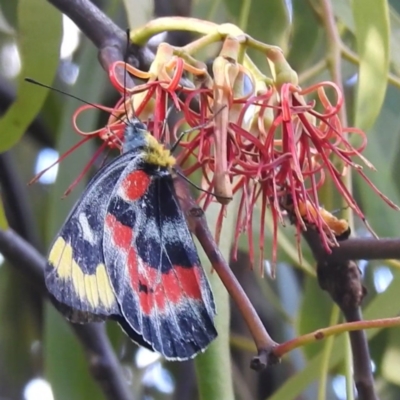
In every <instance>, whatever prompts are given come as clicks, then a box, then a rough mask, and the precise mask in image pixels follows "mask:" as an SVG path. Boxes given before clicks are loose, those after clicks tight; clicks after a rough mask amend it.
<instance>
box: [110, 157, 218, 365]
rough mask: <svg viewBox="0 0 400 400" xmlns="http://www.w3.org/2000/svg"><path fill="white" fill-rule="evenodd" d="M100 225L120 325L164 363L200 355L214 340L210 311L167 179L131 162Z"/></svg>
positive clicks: (205, 286)
mask: <svg viewBox="0 0 400 400" xmlns="http://www.w3.org/2000/svg"><path fill="white" fill-rule="evenodd" d="M141 168H142V169H141ZM161 170H162V169H161ZM158 171H160V170H158ZM105 221H106V223H105V230H104V240H103V251H104V261H105V265H106V266H107V268H108V271H109V276H110V279H111V282H112V286H113V288H114V292H115V293H116V296H117V299H118V303H119V304H120V308H121V313H122V314H123V316H124V318H125V320H126V321H125V322H126V326H128V328H129V327H130V328H131V330H133V331H134V332H136V333H138V334H139V335H141V336H142V337H143V339H144V340H145V341H146V342H147V343H149V344H150V345H151V346H152V347H153V349H154V350H156V351H158V352H160V353H161V354H163V355H164V356H165V357H166V358H167V359H171V360H184V359H188V358H192V357H194V356H195V355H196V354H197V353H199V352H200V351H203V350H204V349H205V348H206V347H207V345H208V344H209V343H210V342H211V341H212V340H213V339H214V338H215V337H216V336H217V332H216V330H215V327H214V322H213V319H214V315H215V305H214V300H213V296H212V293H211V290H210V287H209V284H208V281H207V277H206V275H205V273H204V270H203V269H202V267H201V265H200V261H199V258H198V255H197V251H196V247H195V245H194V242H193V239H192V236H191V234H190V232H189V229H188V227H187V224H186V220H185V217H184V215H183V212H182V210H181V208H180V206H179V203H178V200H177V198H176V195H175V191H174V187H173V182H172V178H171V176H170V174H168V173H167V171H166V170H165V171H164V174H163V176H162V175H161V172H157V173H155V172H154V171H153V170H151V168H147V167H146V166H142V167H140V166H139V165H138V164H137V163H134V162H132V163H131V164H130V165H129V166H127V168H126V170H125V171H124V172H123V174H122V176H121V177H120V180H119V182H118V183H117V185H116V187H115V191H114V193H113V195H112V196H111V199H110V203H109V206H108V209H107V216H106V219H105ZM128 333H129V332H128Z"/></svg>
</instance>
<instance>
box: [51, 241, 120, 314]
mask: <svg viewBox="0 0 400 400" xmlns="http://www.w3.org/2000/svg"><path fill="white" fill-rule="evenodd" d="M48 261H49V264H50V265H52V266H53V267H54V268H55V269H56V271H57V275H58V277H59V278H60V279H63V280H67V279H70V280H71V282H72V285H73V288H74V291H75V293H76V295H77V296H78V298H79V299H81V300H83V301H87V302H88V303H89V304H90V306H91V307H92V308H93V309H96V308H97V307H98V306H99V305H100V303H101V304H102V305H104V307H106V308H107V309H109V310H111V309H112V307H113V306H114V305H115V303H116V298H115V296H114V292H113V289H112V287H111V282H110V278H109V276H108V274H107V271H106V267H105V265H104V264H103V263H100V264H98V265H97V267H96V270H95V273H94V274H90V275H89V274H84V273H83V271H82V268H81V267H80V266H79V264H78V263H77V262H76V261H75V260H74V258H73V254H72V247H71V245H70V244H69V243H67V242H65V240H64V239H63V238H62V237H61V236H59V237H58V238H57V240H56V241H55V243H54V245H53V247H52V249H51V251H50V254H49V258H48Z"/></svg>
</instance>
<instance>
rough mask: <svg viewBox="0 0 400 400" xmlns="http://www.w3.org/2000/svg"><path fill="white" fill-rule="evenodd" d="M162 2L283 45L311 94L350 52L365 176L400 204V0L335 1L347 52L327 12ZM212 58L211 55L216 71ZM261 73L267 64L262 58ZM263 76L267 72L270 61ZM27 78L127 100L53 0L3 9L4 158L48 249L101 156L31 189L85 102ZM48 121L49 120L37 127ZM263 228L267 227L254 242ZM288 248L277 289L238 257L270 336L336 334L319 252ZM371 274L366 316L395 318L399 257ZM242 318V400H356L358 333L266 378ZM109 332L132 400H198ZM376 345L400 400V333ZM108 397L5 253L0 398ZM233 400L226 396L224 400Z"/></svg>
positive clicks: (20, 205)
mask: <svg viewBox="0 0 400 400" xmlns="http://www.w3.org/2000/svg"><path fill="white" fill-rule="evenodd" d="M95 3H96V4H97V6H98V7H99V8H101V9H102V10H103V11H104V13H105V14H107V15H108V16H109V17H110V18H111V19H112V20H113V21H115V22H116V24H117V25H119V26H120V27H122V28H123V29H124V28H125V27H126V26H129V27H130V28H137V27H138V26H140V25H142V24H144V23H145V22H146V21H148V20H149V19H151V18H152V16H153V15H154V13H153V10H154V4H153V2H150V1H148V0H141V1H139V0H107V1H96V2H95ZM155 3H156V4H155V9H156V12H157V15H168V14H174V13H177V14H181V15H191V16H194V17H197V18H202V19H208V20H211V21H214V22H219V23H222V22H226V21H230V22H233V23H236V24H238V25H239V26H240V27H241V28H242V29H244V30H246V31H247V32H248V33H249V34H251V35H252V36H253V37H254V38H256V39H259V40H261V41H263V42H266V43H270V44H276V45H279V46H280V47H282V49H283V50H284V52H285V55H286V56H287V58H288V60H289V63H290V64H291V66H292V67H293V68H294V69H295V70H296V71H297V72H298V73H299V75H300V84H301V85H302V87H306V86H308V85H311V84H313V83H315V82H318V81H322V80H326V79H332V77H331V75H330V69H329V66H330V62H331V61H332V60H331V58H330V57H331V55H332V53H331V52H332V45H333V46H334V45H337V46H341V47H340V49H339V50H340V51H341V55H342V58H341V72H342V76H343V85H344V88H345V95H346V111H347V118H348V121H349V125H352V124H355V123H356V124H357V126H359V127H361V128H363V129H366V132H367V136H368V141H369V144H368V147H367V150H366V152H365V155H366V156H367V158H368V159H369V160H370V161H371V162H372V163H373V164H374V165H375V167H376V168H377V170H378V172H372V173H370V172H369V171H367V173H368V176H369V177H370V178H371V179H372V180H373V182H374V183H375V184H376V185H377V186H378V188H379V189H380V190H382V191H383V192H384V193H385V194H386V195H388V196H389V197H390V198H391V199H392V200H393V201H394V202H395V203H397V204H400V179H399V174H400V172H399V167H398V165H399V156H400V141H399V139H400V2H398V0H390V1H389V0H388V1H385V0H353V1H350V0H331V5H332V7H333V13H334V16H335V21H336V29H337V32H338V33H339V35H340V38H341V41H342V43H343V45H341V44H340V43H332V37H331V36H330V35H329V33H327V30H326V28H325V26H324V24H323V20H324V11H323V7H321V4H322V1H320V0H296V1H293V2H292V1H291V0H287V1H284V0H271V1H265V0H246V1H239V0H196V1H193V2H192V3H190V2H189V1H187V2H185V1H174V0H164V1H159V2H157V1H156V2H155ZM215 50H217V49H215ZM214 55H215V54H212V53H210V54H204V55H203V56H204V58H205V60H207V59H208V58H209V57H212V56H214ZM256 61H257V62H259V63H260V65H264V64H265V60H263V59H259V58H257V59H256ZM265 68H268V67H267V65H266V64H265ZM26 76H30V77H32V78H35V79H37V80H39V81H41V82H43V83H48V84H52V85H53V86H55V87H57V88H60V89H63V90H66V91H68V92H70V93H72V94H74V95H75V96H78V97H81V98H83V99H85V100H86V101H91V102H97V103H101V104H106V105H112V104H114V103H115V101H116V99H117V94H116V93H115V91H114V90H113V89H112V88H111V85H110V84H109V82H108V78H107V75H106V73H105V72H104V71H103V70H102V68H101V67H100V65H99V63H98V61H97V50H96V49H95V48H94V46H93V44H92V43H90V42H89V41H88V40H87V39H86V38H85V37H84V36H83V35H82V34H81V33H80V32H79V31H78V30H77V28H76V27H75V25H74V24H73V23H72V22H71V21H70V20H68V19H67V18H65V17H63V16H62V15H61V13H60V12H59V11H58V10H56V9H55V8H54V7H53V6H51V5H50V4H49V3H47V2H46V1H44V0H15V1H9V0H0V110H1V112H2V113H3V117H2V119H1V120H0V149H3V150H4V149H6V148H9V147H10V146H13V147H12V148H11V150H9V151H7V152H5V153H3V154H1V156H0V178H1V181H0V184H1V195H2V201H3V204H4V208H5V211H6V215H7V220H8V223H9V224H10V226H12V227H13V228H14V229H15V230H17V232H18V233H19V234H20V235H22V236H23V237H24V238H25V239H26V240H28V241H29V242H30V243H32V244H33V245H34V246H35V247H37V248H38V249H39V250H40V251H41V252H43V253H45V251H46V250H47V248H48V245H49V243H50V241H51V240H52V238H53V236H54V235H55V233H56V231H57V230H58V229H59V227H60V226H61V224H62V222H63V221H64V219H65V217H66V216H67V214H68V212H69V210H70V209H71V207H72V205H73V204H74V202H75V201H76V200H77V198H78V197H79V195H80V193H81V192H82V189H83V188H84V186H85V183H86V182H87V178H88V177H86V178H85V179H84V180H83V181H82V182H81V183H80V184H79V185H78V186H77V187H76V188H75V189H74V191H73V192H72V193H71V194H70V195H69V196H68V197H67V198H66V199H63V200H61V196H62V194H63V192H64V191H65V190H66V188H67V187H68V186H69V184H70V183H71V182H72V181H73V180H74V179H75V178H76V176H77V175H78V174H79V172H80V171H81V170H82V168H83V167H84V165H85V164H86V163H87V160H88V159H89V158H90V157H91V155H92V154H93V152H94V150H95V149H96V146H97V144H96V143H95V141H91V142H89V143H86V144H85V145H83V146H82V147H80V148H79V149H78V150H76V151H74V152H73V153H72V154H71V155H70V156H68V157H67V158H66V159H65V160H63V162H62V163H61V164H60V165H58V166H55V167H54V168H52V170H51V171H50V172H49V173H47V174H45V175H43V177H42V178H41V179H40V181H39V183H37V184H35V185H33V186H29V187H27V186H26V183H27V182H28V181H29V180H30V179H31V178H32V177H33V176H34V175H35V174H36V173H37V172H39V171H40V170H42V169H43V168H44V167H45V166H47V165H48V164H49V163H51V162H52V161H54V159H56V158H57V157H58V155H59V154H62V153H63V152H65V151H66V150H68V149H69V148H70V147H71V146H73V145H74V144H75V143H77V141H78V140H79V138H78V137H77V135H76V134H75V133H74V131H73V129H72V126H71V117H72V114H73V112H74V110H75V109H76V108H77V107H78V106H80V104H79V102H77V101H76V100H74V99H72V98H68V97H66V96H61V95H60V94H58V93H55V92H50V91H47V90H45V89H42V88H38V87H36V86H33V85H29V84H27V83H24V82H23V79H24V78H25V77H26ZM16 96H17V97H16ZM16 98H17V99H18V100H17V101H15V99H16ZM6 111H7V112H6ZM35 116H37V119H36V120H35V121H34V122H33V123H31V122H32V119H33V117H35ZM104 121H105V120H104V116H103V115H101V113H99V112H92V113H86V114H85V115H84V116H82V118H80V120H79V123H80V126H81V127H82V128H84V129H86V130H92V129H94V128H95V127H98V126H100V125H101V124H102V123H104ZM88 175H90V174H88ZM353 189H354V193H355V195H356V198H357V200H358V201H359V203H360V205H361V208H362V209H363V211H364V212H365V214H366V216H367V218H368V221H369V223H370V224H371V225H372V226H373V228H374V229H375V230H376V232H377V233H378V235H379V236H382V237H395V236H398V235H399V233H398V232H399V230H398V227H399V226H400V214H399V213H396V212H395V211H393V210H391V209H389V208H388V207H387V206H385V204H384V203H383V202H382V201H381V200H380V199H379V198H378V197H377V196H375V195H373V194H372V191H371V190H370V188H369V187H367V186H366V184H365V183H364V182H362V181H361V180H359V179H358V178H357V177H354V181H353ZM322 202H323V204H324V206H325V208H327V209H329V210H334V209H337V208H340V207H341V203H340V200H339V199H338V198H337V197H336V195H335V193H334V191H332V190H331V188H330V187H329V185H327V187H325V188H324V192H323V193H322ZM216 211H217V209H216V208H215V209H214V208H212V209H211V211H209V215H208V219H209V220H212V219H213V217H215V216H213V215H212V213H215V212H216ZM231 211H232V210H231ZM235 215H236V213H235V211H234V210H233V211H232V212H230V213H228V215H227V217H226V220H227V221H226V223H227V224H228V226H229V224H232V223H234V220H235ZM257 219H258V218H257V217H256V218H254V220H255V221H257ZM0 223H1V225H2V226H4V223H5V221H4V218H2V217H0ZM354 223H355V232H356V234H357V235H359V236H364V235H366V232H365V229H364V228H363V227H362V225H361V223H360V221H358V220H355V221H354ZM257 226H258V225H257V224H255V226H254V237H255V240H256V241H257V236H258V235H259V232H257V229H258V228H257ZM228 238H229V236H228ZM270 239H271V236H270V235H267V243H266V245H265V248H266V249H270V248H271V242H270ZM279 240H280V251H279V257H278V260H279V263H278V266H277V277H276V280H274V281H273V280H271V279H270V278H269V277H268V274H266V275H265V277H264V278H261V277H260V275H259V273H258V270H257V269H255V270H254V271H251V269H250V265H249V259H248V254H247V248H246V243H247V242H246V240H243V244H242V246H241V248H240V252H239V255H238V260H237V261H232V263H231V265H232V268H233V270H234V272H235V274H236V275H237V277H238V279H239V280H240V282H241V284H242V285H243V287H244V288H245V290H246V292H247V293H248V295H249V297H250V299H251V301H252V302H253V304H254V306H255V307H256V309H257V311H258V313H259V315H260V316H261V318H262V320H263V322H264V323H265V325H266V327H267V328H268V330H269V332H270V333H271V335H272V337H273V338H274V339H275V340H277V341H279V342H283V341H286V340H289V339H291V338H293V337H295V336H296V335H299V334H302V333H307V332H310V331H312V330H315V329H317V328H320V327H324V326H327V325H329V324H332V323H337V322H339V321H341V317H340V315H339V313H338V311H337V308H336V307H335V306H333V304H332V302H331V300H330V299H329V298H328V296H327V295H326V294H325V293H324V292H322V291H321V289H320V288H319V286H318V284H317V281H316V277H315V273H314V269H313V268H314V265H313V264H314V262H313V258H312V256H311V254H310V251H309V250H308V249H307V247H304V248H303V262H302V265H299V262H298V257H297V250H296V248H295V236H294V231H293V229H291V228H290V227H289V226H287V227H286V228H284V229H281V232H280V239H279ZM230 244H231V241H230V240H228V239H227V240H225V241H224V242H223V243H222V246H223V248H222V250H223V251H224V253H225V254H229V253H230ZM205 266H206V268H207V266H208V264H206V265H205ZM359 266H360V268H361V270H362V272H363V276H364V283H365V286H366V287H367V288H368V295H367V297H366V298H365V300H364V317H365V318H366V319H367V318H381V317H390V316H395V315H397V314H398V313H399V312H400V302H399V300H398V295H399V293H400V279H399V278H400V270H399V265H398V264H397V263H396V262H393V261H390V260H387V261H379V262H366V261H360V263H359ZM267 267H268V263H266V268H267ZM220 290H224V289H220ZM230 312H231V330H230V333H231V335H230V338H231V339H230V343H231V353H232V359H231V363H230V365H231V369H232V376H233V382H234V384H233V390H234V393H235V395H234V396H235V397H234V398H235V399H238V400H252V399H254V400H258V399H271V400H272V399H273V400H278V399H279V400H288V399H302V400H307V399H316V398H318V396H319V398H320V399H324V398H326V399H332V400H334V399H345V398H348V394H346V378H347V379H351V368H349V366H350V365H351V354H350V347H349V344H348V338H347V336H345V335H342V336H341V337H339V338H335V339H330V340H326V341H323V342H320V343H317V344H314V345H310V346H308V347H306V348H304V349H301V350H298V351H294V352H292V353H291V354H289V355H288V356H286V357H285V358H284V359H283V360H282V363H281V364H279V365H277V366H275V367H272V368H269V369H268V370H267V371H265V372H263V373H260V374H257V373H255V372H254V371H252V370H250V369H249V361H250V359H251V357H252V356H253V355H254V348H253V345H252V342H251V340H250V337H249V332H248V330H247V328H246V326H245V325H244V323H243V320H242V318H241V316H240V315H239V314H238V311H237V309H236V307H235V305H234V304H232V305H231V311H230ZM108 332H109V336H110V338H111V341H112V343H113V346H114V348H115V351H116V353H117V355H118V357H119V359H120V360H121V364H122V365H123V368H124V373H125V375H126V379H127V381H128V382H129V385H130V388H131V390H132V396H133V397H132V398H134V399H143V400H144V399H146V400H150V399H155V400H167V399H168V400H172V399H179V400H180V399H196V398H197V396H198V395H197V393H198V387H197V383H196V382H197V381H196V374H195V368H194V363H193V362H192V361H190V362H183V363H166V362H163V361H162V360H161V359H160V358H159V357H158V356H157V355H152V354H150V353H149V352H147V351H145V350H143V349H137V348H136V347H135V345H133V344H131V343H130V342H129V341H128V340H127V338H126V337H125V336H124V335H123V334H122V333H121V331H120V330H119V328H118V327H117V326H116V325H115V324H113V323H110V324H109V325H108ZM368 337H369V344H370V351H371V358H372V361H371V362H372V365H373V370H374V376H375V381H376V384H377V389H378V392H379V395H380V396H381V398H382V399H389V400H390V399H399V398H400V373H399V371H400V339H399V338H400V328H393V329H391V330H378V329H375V330H373V331H370V332H368ZM227 375H229V373H228V372H227ZM324 380H326V382H327V385H326V393H324V392H322V394H318V393H319V392H318V386H319V385H318V384H319V383H320V382H322V381H324ZM228 382H230V381H229V380H228ZM350 382H351V381H350ZM350 391H351V390H350ZM102 398H103V394H102V393H101V392H100V390H99V388H98V387H97V386H96V384H95V382H94V381H93V379H92V377H91V375H90V373H89V371H88V369H87V362H86V359H85V357H84V354H83V351H82V348H81V345H80V343H79V342H78V341H77V339H76V337H75V336H74V335H73V332H72V331H71V329H70V328H69V326H68V325H67V324H66V322H65V321H64V319H63V318H62V317H61V316H60V315H59V314H58V313H57V312H56V311H55V310H54V309H53V307H51V306H50V305H49V304H47V303H46V302H44V301H43V300H42V298H41V297H40V296H39V295H38V293H37V292H36V291H35V290H34V289H33V288H32V287H31V285H30V282H28V280H27V279H26V278H25V277H24V276H21V275H20V274H19V273H17V272H16V271H15V270H14V269H13V268H12V267H11V266H10V265H9V264H8V263H7V262H6V261H5V260H4V258H3V257H2V256H1V254H0V399H1V400H6V399H7V400H9V399H24V400H51V399H56V400H81V399H82V400H83V399H102ZM230 398H232V396H231V395H229V394H228V392H227V395H226V399H230ZM209 400H212V399H209Z"/></svg>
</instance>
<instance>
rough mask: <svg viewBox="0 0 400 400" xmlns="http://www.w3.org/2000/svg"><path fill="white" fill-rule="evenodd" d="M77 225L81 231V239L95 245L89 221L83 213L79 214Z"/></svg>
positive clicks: (94, 237)
mask: <svg viewBox="0 0 400 400" xmlns="http://www.w3.org/2000/svg"><path fill="white" fill-rule="evenodd" d="M78 221H79V225H80V227H81V230H82V235H83V239H84V240H86V241H87V242H89V243H90V244H92V245H94V244H95V243H96V236H95V234H94V232H93V229H92V228H91V227H90V225H89V221H88V219H87V217H86V214H85V213H80V214H79V217H78Z"/></svg>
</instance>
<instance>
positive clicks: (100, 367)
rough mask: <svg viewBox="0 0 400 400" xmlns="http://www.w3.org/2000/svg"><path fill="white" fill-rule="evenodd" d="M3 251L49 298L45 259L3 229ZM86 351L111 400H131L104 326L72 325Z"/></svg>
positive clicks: (0, 248) (0, 249) (0, 238)
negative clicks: (45, 278)
mask: <svg viewBox="0 0 400 400" xmlns="http://www.w3.org/2000/svg"><path fill="white" fill-rule="evenodd" d="M0 252H1V253H2V254H3V256H4V257H5V258H6V259H7V260H8V261H9V262H10V263H11V264H12V265H13V266H14V267H15V268H17V269H18V270H19V271H20V272H21V273H22V274H23V275H24V276H25V277H26V278H28V280H29V281H30V282H31V283H32V284H33V285H34V286H35V287H36V289H37V290H38V292H39V293H40V294H41V295H43V296H46V297H47V296H48V292H47V289H46V286H45V283H44V275H43V271H44V266H45V263H46V261H45V259H44V258H43V256H42V255H41V254H39V252H38V251H36V250H35V249H34V248H33V247H32V246H31V245H30V244H29V243H27V242H26V241H25V240H24V239H22V238H21V237H20V236H19V235H17V234H16V233H15V232H14V231H13V230H11V229H8V230H6V231H5V230H0ZM71 327H72V328H73V330H74V331H75V334H76V335H77V336H78V338H79V340H80V341H81V343H82V346H83V348H84V350H85V352H86V356H87V360H88V363H89V368H90V371H91V373H92V375H93V377H94V379H95V380H96V381H97V382H98V384H99V386H100V387H101V388H102V390H103V392H104V395H105V397H106V398H107V399H109V400H132V399H133V394H132V393H131V392H130V390H129V387H128V385H127V383H126V381H125V380H124V379H123V376H124V374H123V372H122V370H121V367H120V365H119V362H118V359H117V358H116V356H115V353H114V351H113V349H112V346H111V344H110V342H109V340H108V338H107V335H106V332H105V328H104V324H99V323H97V324H96V323H91V324H85V325H76V324H72V323H71Z"/></svg>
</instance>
